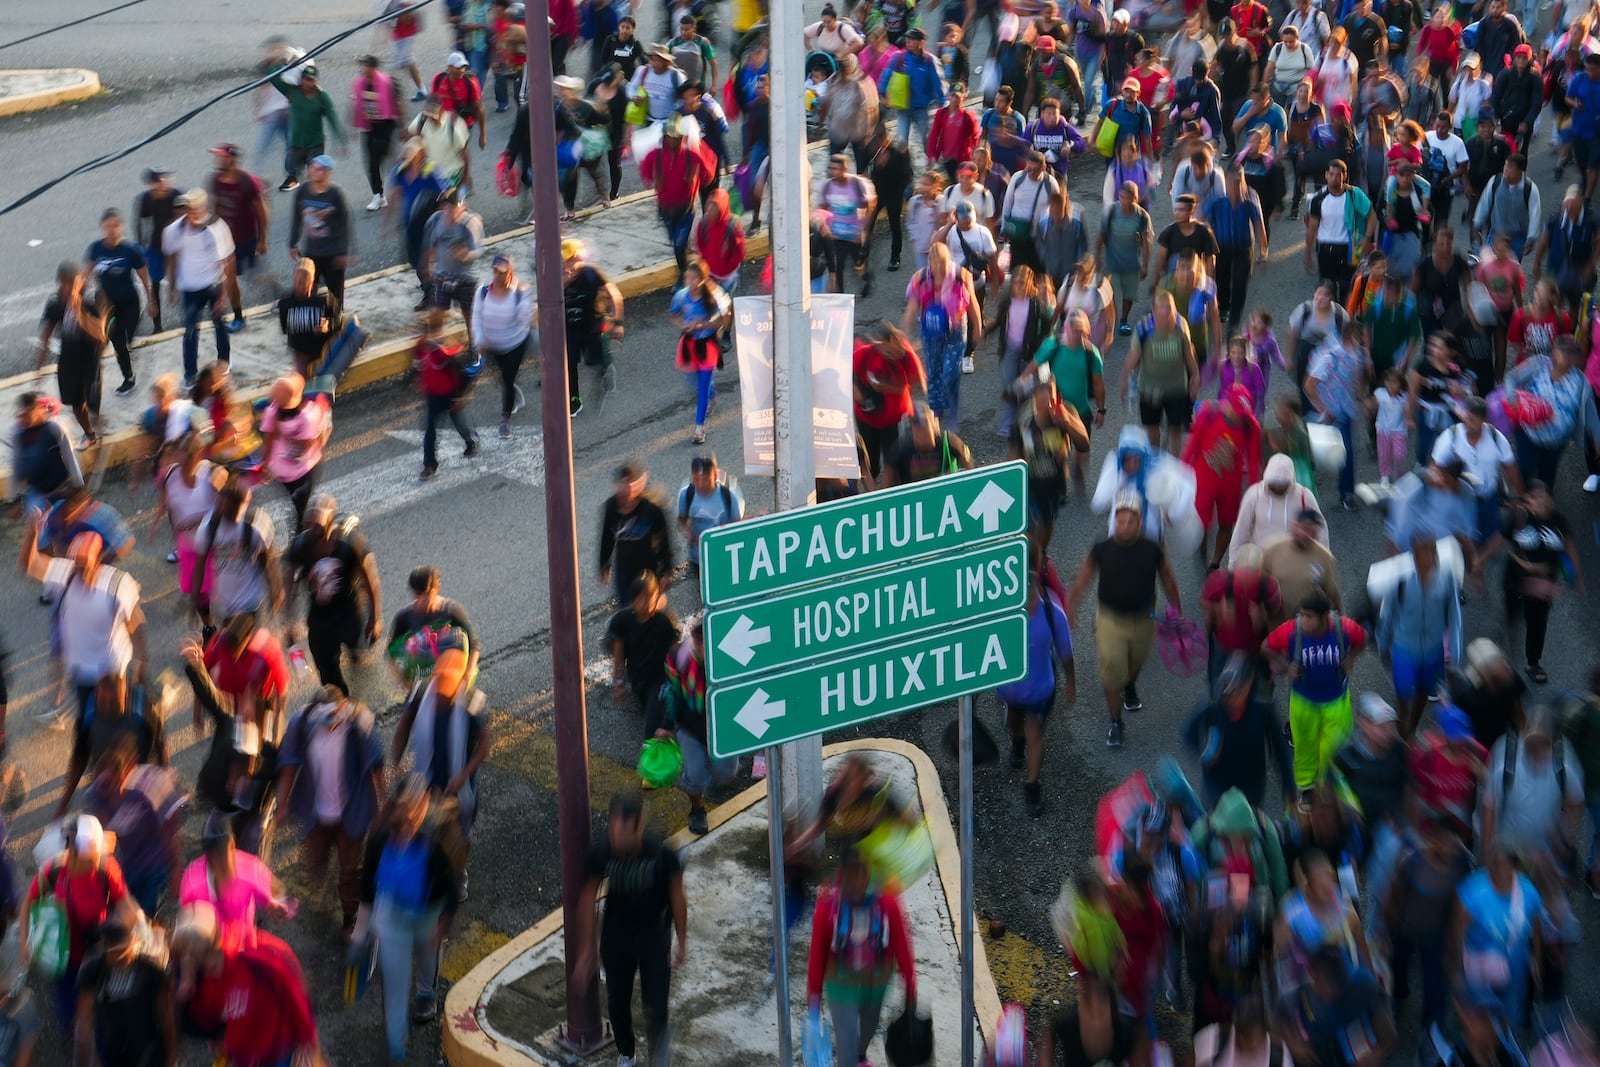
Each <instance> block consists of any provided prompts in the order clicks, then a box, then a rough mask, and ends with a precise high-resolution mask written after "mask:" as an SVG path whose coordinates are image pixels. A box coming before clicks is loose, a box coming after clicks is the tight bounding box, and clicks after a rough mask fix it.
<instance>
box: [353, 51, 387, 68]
mask: <svg viewBox="0 0 1600 1067" xmlns="http://www.w3.org/2000/svg"><path fill="white" fill-rule="evenodd" d="M356 62H357V63H359V64H361V65H362V66H363V67H376V66H381V64H380V63H379V62H378V57H377V56H375V55H373V54H372V53H371V52H368V53H367V54H366V55H364V56H362V57H361V58H360V59H358V60H356Z"/></svg>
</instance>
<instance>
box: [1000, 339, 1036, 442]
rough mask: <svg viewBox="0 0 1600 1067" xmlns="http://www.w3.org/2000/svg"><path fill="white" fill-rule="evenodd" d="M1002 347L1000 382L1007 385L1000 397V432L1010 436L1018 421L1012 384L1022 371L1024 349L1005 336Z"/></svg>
mask: <svg viewBox="0 0 1600 1067" xmlns="http://www.w3.org/2000/svg"><path fill="white" fill-rule="evenodd" d="M1000 348H1001V350H1002V353H1003V354H1002V355H1001V356H1000V384H1001V385H1002V386H1003V387H1005V390H1006V392H1005V394H1003V395H1002V396H1001V398H1000V426H999V434H1000V436H1001V437H1006V438H1009V437H1010V436H1011V427H1012V425H1013V424H1014V423H1015V422H1016V421H1017V405H1016V401H1014V400H1012V399H1011V398H1010V393H1011V384H1012V383H1013V382H1015V381H1016V380H1017V376H1018V375H1020V374H1021V373H1022V351H1021V350H1020V349H1016V348H1012V347H1011V344H1010V343H1009V342H1008V341H1007V340H1006V339H1005V338H1003V337H1002V338H1001V339H1000ZM1029 362H1030V363H1031V362H1032V361H1031V360H1030V361H1029Z"/></svg>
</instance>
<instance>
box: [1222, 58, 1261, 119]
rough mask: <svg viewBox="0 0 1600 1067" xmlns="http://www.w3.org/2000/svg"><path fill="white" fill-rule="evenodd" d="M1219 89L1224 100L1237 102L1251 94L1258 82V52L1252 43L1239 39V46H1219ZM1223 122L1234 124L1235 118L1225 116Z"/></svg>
mask: <svg viewBox="0 0 1600 1067" xmlns="http://www.w3.org/2000/svg"><path fill="white" fill-rule="evenodd" d="M1216 58H1217V88H1218V89H1221V90H1222V99H1224V100H1237V99H1238V98H1239V97H1241V96H1246V95H1248V94H1249V92H1250V86H1251V85H1252V84H1253V83H1254V82H1255V80H1256V50H1255V49H1254V48H1251V47H1250V42H1249V41H1246V40H1244V39H1243V38H1240V39H1239V43H1238V44H1219V45H1217V57H1216ZM1223 121H1225V122H1232V121H1233V116H1231V115H1224V116H1223Z"/></svg>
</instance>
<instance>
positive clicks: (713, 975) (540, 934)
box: [442, 739, 1000, 1067]
mask: <svg viewBox="0 0 1600 1067" xmlns="http://www.w3.org/2000/svg"><path fill="white" fill-rule="evenodd" d="M850 752H864V753H866V754H868V755H869V757H870V758H871V759H872V761H873V763H874V764H875V766H876V767H877V769H878V771H879V773H880V774H882V775H883V776H884V777H886V778H887V779H889V780H890V781H891V782H893V783H894V788H895V790H896V792H897V794H898V795H900V796H901V797H903V798H904V799H906V800H910V799H912V798H913V797H914V798H915V799H916V801H917V802H918V803H919V804H920V805H921V807H922V810H923V811H924V812H925V813H926V814H927V816H928V825H929V829H930V830H931V832H932V836H933V842H934V848H935V851H936V854H937V862H936V863H935V865H934V867H933V869H932V870H931V871H930V872H929V873H928V874H927V875H925V876H924V877H923V878H922V880H921V881H919V882H918V883H916V884H915V885H914V886H912V887H911V888H910V889H909V890H907V891H906V893H905V894H904V895H903V896H902V898H901V899H902V903H903V904H904V908H905V913H906V919H907V921H908V923H909V925H910V927H911V934H912V940H913V942H914V944H915V947H916V956H917V1001H918V1006H919V1008H921V1010H922V1011H924V1012H926V1013H928V1014H930V1015H931V1017H932V1020H933V1025H934V1031H935V1041H934V1049H935V1053H934V1063H936V1064H952V1063H955V1062H956V1061H957V1060H958V1059H959V1058H960V1050H961V1033H960V1031H959V1029H958V1026H959V1025H960V1003H961V965H960V956H959V945H960V942H959V940H958V935H959V927H958V918H959V911H958V908H959V900H960V892H961V881H960V879H961V865H960V856H959V853H958V852H957V849H956V835H955V831H954V828H953V825H952V822H951V818H950V812H949V809H948V808H947V807H946V805H945V801H944V794H943V792H942V791H941V790H940V787H939V778H938V772H937V771H936V770H935V769H934V766H933V762H932V761H931V760H929V759H928V757H927V756H926V755H925V754H924V753H923V752H922V751H921V750H920V749H918V748H916V747H915V746H912V745H908V744H905V743H904V742H900V741H895V740H889V739H865V740H860V741H852V742H847V743H844V744H838V745H830V746H829V747H828V748H827V749H826V750H825V751H824V753H823V756H824V767H825V771H826V773H827V775H828V776H829V777H830V778H831V777H832V775H833V774H834V772H835V771H836V770H837V769H838V765H839V763H840V761H841V760H842V759H843V757H844V756H845V755H846V754H848V753H850ZM766 793H767V791H766V784H765V783H764V782H758V783H757V784H755V785H753V786H751V787H750V788H749V789H746V790H745V791H744V792H742V793H740V794H739V795H737V796H736V797H734V798H733V799H732V800H730V801H728V802H727V803H725V804H723V805H721V806H720V807H718V808H717V809H715V810H713V811H712V812H711V813H710V825H711V832H710V833H708V834H707V835H706V836H704V837H700V838H696V837H694V836H693V835H691V834H689V833H688V832H687V831H682V832H679V833H678V834H676V835H674V836H673V837H672V838H670V839H669V844H670V845H671V846H672V847H673V848H676V849H678V850H679V851H680V852H681V854H682V857H683V860H684V867H685V873H684V891H685V894H686V895H687V897H688V902H689V958H688V961H687V962H686V963H685V964H684V966H683V967H682V968H681V969H679V970H678V971H676V972H674V973H673V976H672V999H671V1007H670V1011H669V1019H670V1021H671V1027H672V1031H673V1062H674V1063H675V1064H679V1065H683V1067H752V1065H757V1064H770V1063H772V1062H773V1061H774V1060H775V1058H776V1049H777V1045H778V1038H777V1032H778V1021H777V1007H776V1004H775V1003H774V999H773V997H774V994H773V991H772V989H771V988H769V987H768V985H767V984H766V978H767V960H768V952H769V941H768V937H769V929H770V916H771V897H770V896H769V893H770V890H769V882H768V871H767V860H768V856H767V807H766V803H765V801H766ZM647 817H648V813H647ZM810 931H811V924H810V920H809V917H808V918H807V919H806V920H805V921H803V922H801V923H800V924H799V925H798V926H797V927H796V928H795V930H794V932H793V934H792V935H791V939H790V946H789V981H790V986H791V1017H792V1019H793V1033H794V1041H795V1053H796V1057H797V1058H798V1055H799V1046H800V1040H801V1033H802V1030H803V1024H804V1021H805V1013H806V1001H805V974H806V958H807V954H808V952H809V949H810ZM974 948H975V953H974V955H975V960H974V963H975V967H976V974H975V979H974V989H975V997H974V1003H975V1006H976V1013H977V1022H978V1023H979V1024H981V1027H982V1031H983V1032H982V1033H980V1034H979V1035H978V1039H979V1041H980V1043H981V1042H983V1041H984V1040H985V1039H986V1037H985V1035H986V1034H987V1033H988V1032H991V1031H992V1029H993V1026H994V1023H995V1020H996V1019H997V1018H998V1017H999V1013H1000V997H999V994H998V993H997V991H996V989H995V984H994V980H993V978H992V977H991V975H990V973H989V966H988V961H987V959H986V957H985V954H984V944H983V940H982V939H981V938H979V939H977V940H976V941H975V943H974ZM564 958H565V957H564V954H563V944H562V923H561V913H560V912H559V911H557V912H553V913H552V914H550V915H548V916H546V917H545V918H544V919H542V920H540V921H539V922H538V923H536V924H535V925H534V926H533V927H532V928H531V929H529V930H527V931H525V932H524V933H523V934H522V935H521V936H519V937H517V938H515V939H513V940H512V941H511V942H509V943H508V944H506V945H505V946H503V947H502V948H500V949H499V950H498V951H496V952H495V953H493V954H492V955H490V956H488V957H486V958H485V959H484V960H483V961H482V962H481V963H479V964H478V965H477V967H475V968H474V969H473V970H472V971H471V972H470V973H468V974H467V976H466V977H465V978H463V979H462V980H461V981H459V982H457V983H456V984H455V985H454V986H453V987H451V989H450V992H449V995H448V996H447V997H446V999H445V1020H444V1027H443V1035H442V1036H443V1043H444V1052H445V1059H446V1060H447V1061H448V1062H449V1063H450V1064H451V1067H491V1065H494V1067H531V1065H535V1064H537V1065H540V1067H557V1065H561V1067H579V1065H582V1067H598V1065H600V1064H610V1063H614V1062H615V1060H616V1050H615V1049H614V1048H612V1047H611V1046H609V1045H607V1046H606V1047H604V1048H602V1049H601V1050H599V1051H597V1052H595V1053H593V1054H591V1055H589V1056H587V1057H584V1056H574V1055H572V1054H570V1053H567V1052H565V1051H563V1050H562V1049H561V1048H560V1046H559V1045H558V1043H557V1041H556V1030H557V1027H559V1026H561V1025H563V1024H564V1023H565V1020H566V1006H565V989H564V967H565V964H564ZM602 982H603V976H602ZM604 1004H605V994H604V990H603V989H602V992H601V1005H602V1011H603V1010H604V1009H603V1006H604ZM902 1006H903V1001H902V996H901V986H900V983H899V981H898V980H896V981H895V982H894V984H893V987H892V991H891V993H890V995H889V1000H888V1001H887V1002H886V1003H885V1005H884V1010H883V1017H882V1020H881V1022H880V1028H879V1033H878V1036H877V1037H876V1038H875V1039H874V1041H873V1045H872V1051H871V1053H870V1054H869V1055H870V1056H871V1057H872V1059H873V1061H874V1062H875V1063H885V1062H887V1060H886V1059H885V1058H884V1055H883V1034H882V1028H883V1027H886V1026H887V1025H888V1024H889V1023H890V1022H891V1021H892V1020H894V1019H895V1018H897V1017H898V1016H899V1014H900V1011H901V1009H902ZM634 1024H635V1028H636V1029H637V1030H639V1031H640V1032H641V1034H642V1031H643V1014H642V1011H641V1010H640V1008H639V1007H638V1000H637V996H636V997H635V1008H634Z"/></svg>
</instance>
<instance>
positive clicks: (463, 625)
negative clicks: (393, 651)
mask: <svg viewBox="0 0 1600 1067" xmlns="http://www.w3.org/2000/svg"><path fill="white" fill-rule="evenodd" d="M443 624H448V625H450V626H452V627H455V628H456V629H458V630H460V631H461V633H462V634H463V635H464V636H465V637H466V639H467V651H468V652H471V651H472V650H474V649H476V648H477V647H478V632H477V631H476V630H474V629H473V628H472V620H471V619H470V618H468V617H467V609H466V608H463V607H462V606H461V605H460V604H457V603H456V602H455V601H454V600H450V599H448V598H447V597H440V598H439V606H438V607H436V608H434V609H433V610H432V611H422V610H420V609H419V608H418V607H417V605H416V603H415V602H412V603H410V604H407V605H406V606H405V607H403V608H401V609H400V610H399V611H397V612H395V613H394V623H393V624H392V625H391V626H390V627H389V643H390V644H393V643H394V639H395V638H397V637H402V636H405V635H407V634H414V633H416V632H417V631H418V630H420V629H422V628H423V627H425V626H426V627H437V626H440V625H443Z"/></svg>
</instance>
